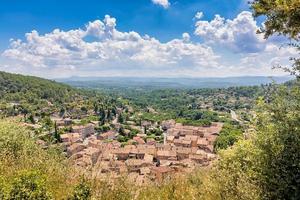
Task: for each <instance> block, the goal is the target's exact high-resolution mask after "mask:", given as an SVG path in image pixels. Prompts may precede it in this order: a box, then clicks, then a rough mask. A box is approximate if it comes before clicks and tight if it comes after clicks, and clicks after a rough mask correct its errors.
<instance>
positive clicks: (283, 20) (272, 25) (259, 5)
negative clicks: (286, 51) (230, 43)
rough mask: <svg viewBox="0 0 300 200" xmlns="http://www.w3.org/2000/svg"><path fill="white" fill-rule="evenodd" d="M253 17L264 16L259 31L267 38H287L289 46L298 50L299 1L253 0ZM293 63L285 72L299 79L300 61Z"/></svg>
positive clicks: (299, 35) (299, 47)
mask: <svg viewBox="0 0 300 200" xmlns="http://www.w3.org/2000/svg"><path fill="white" fill-rule="evenodd" d="M252 8H253V11H254V15H255V16H256V17H258V16H266V21H265V23H264V27H263V28H262V29H261V30H260V32H261V33H264V34H265V37H266V38H268V37H270V36H272V35H274V34H279V35H284V36H287V37H288V38H289V39H290V40H291V41H292V44H291V46H294V47H297V48H298V50H299V49H300V46H299V45H300V44H299V40H300V20H299V19H300V1H299V0H280V1H279V0H276V1H274V0H254V1H253V2H252ZM291 60H293V61H294V64H293V65H292V68H291V69H289V68H284V69H285V70H286V71H289V72H291V73H292V74H294V75H296V76H298V77H300V59H299V58H291Z"/></svg>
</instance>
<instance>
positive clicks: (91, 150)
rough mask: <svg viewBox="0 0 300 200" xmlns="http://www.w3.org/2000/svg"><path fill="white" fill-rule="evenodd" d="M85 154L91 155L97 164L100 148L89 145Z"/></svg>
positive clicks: (93, 162) (93, 161)
mask: <svg viewBox="0 0 300 200" xmlns="http://www.w3.org/2000/svg"><path fill="white" fill-rule="evenodd" d="M84 154H85V155H87V156H88V157H90V159H91V161H92V164H95V163H96V162H97V160H98V158H99V155H100V150H99V149H96V148H93V147H88V148H86V149H84Z"/></svg>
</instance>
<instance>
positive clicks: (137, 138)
mask: <svg viewBox="0 0 300 200" xmlns="http://www.w3.org/2000/svg"><path fill="white" fill-rule="evenodd" d="M133 140H134V141H136V142H137V143H138V144H145V141H144V140H143V139H142V138H140V137H133Z"/></svg>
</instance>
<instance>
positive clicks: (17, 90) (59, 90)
mask: <svg viewBox="0 0 300 200" xmlns="http://www.w3.org/2000/svg"><path fill="white" fill-rule="evenodd" d="M81 93H82V92H81V91H79V90H77V89H74V88H72V87H70V86H68V85H66V84H62V83H57V82H55V81H51V80H47V79H42V78H38V77H33V76H24V75H19V74H10V73H6V72H0V99H1V100H6V101H15V102H20V101H28V102H29V101H30V100H32V99H41V100H48V101H50V102H65V101H70V100H72V98H74V96H76V95H78V94H81Z"/></svg>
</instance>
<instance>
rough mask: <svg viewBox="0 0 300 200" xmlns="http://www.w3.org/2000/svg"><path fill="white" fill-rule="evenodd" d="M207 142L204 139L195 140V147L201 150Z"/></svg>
mask: <svg viewBox="0 0 300 200" xmlns="http://www.w3.org/2000/svg"><path fill="white" fill-rule="evenodd" d="M208 144H209V143H208V141H207V139H206V138H198V140H197V146H198V147H199V148H201V149H204V148H206V146H207V145H208Z"/></svg>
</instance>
